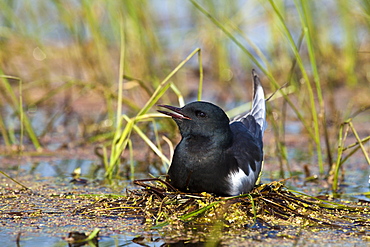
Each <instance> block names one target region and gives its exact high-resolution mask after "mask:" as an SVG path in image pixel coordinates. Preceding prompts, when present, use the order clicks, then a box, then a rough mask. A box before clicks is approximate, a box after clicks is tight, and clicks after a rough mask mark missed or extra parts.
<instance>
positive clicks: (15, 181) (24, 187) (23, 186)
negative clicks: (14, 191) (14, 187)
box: [0, 171, 29, 190]
mask: <svg viewBox="0 0 370 247" xmlns="http://www.w3.org/2000/svg"><path fill="white" fill-rule="evenodd" d="M0 173H1V174H3V175H4V176H5V177H7V178H9V179H10V180H12V181H13V182H14V183H16V184H18V185H20V186H22V188H23V189H26V190H28V189H29V188H28V187H27V186H25V185H23V184H22V183H20V182H18V181H17V180H15V179H14V178H12V177H10V176H9V175H8V174H6V173H5V172H3V171H0Z"/></svg>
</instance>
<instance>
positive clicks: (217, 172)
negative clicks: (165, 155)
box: [168, 137, 237, 195]
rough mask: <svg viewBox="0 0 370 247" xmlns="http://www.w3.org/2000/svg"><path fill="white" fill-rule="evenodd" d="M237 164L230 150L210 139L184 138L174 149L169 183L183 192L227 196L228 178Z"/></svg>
mask: <svg viewBox="0 0 370 247" xmlns="http://www.w3.org/2000/svg"><path fill="white" fill-rule="evenodd" d="M198 138H199V137H198ZM195 142H197V143H195ZM194 144H197V145H194ZM199 144H202V145H199ZM236 164H237V161H236V159H235V158H234V157H232V155H231V153H230V151H229V150H228V149H224V148H221V147H217V146H214V145H212V140H211V139H209V140H208V141H207V140H206V139H203V140H201V139H196V138H191V139H186V140H185V139H183V140H182V141H181V142H180V143H179V144H178V145H177V147H176V149H175V153H174V156H173V160H172V164H171V167H170V169H169V171H168V175H169V179H170V183H171V184H172V185H173V186H174V187H176V188H178V189H179V190H181V191H184V192H204V191H207V192H209V193H215V194H217V195H227V191H228V188H229V183H228V181H227V180H226V177H227V174H228V173H229V171H230V169H229V168H230V167H234V169H236Z"/></svg>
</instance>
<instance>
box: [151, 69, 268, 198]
mask: <svg viewBox="0 0 370 247" xmlns="http://www.w3.org/2000/svg"><path fill="white" fill-rule="evenodd" d="M252 77H253V82H254V87H253V102H252V108H251V110H250V111H249V112H248V113H246V114H242V115H239V116H237V117H235V118H234V119H232V120H231V121H230V119H229V117H228V116H227V115H226V113H225V112H224V111H223V110H222V109H221V108H220V107H218V106H217V105H215V104H213V103H210V102H206V101H195V102H191V103H188V104H186V105H185V106H183V107H181V108H179V107H175V106H171V105H158V106H159V107H162V108H165V109H166V110H170V111H166V110H158V112H160V113H162V114H165V115H168V116H170V117H172V119H173V120H174V121H175V122H176V124H177V126H178V128H179V130H180V134H181V140H180V142H179V143H178V145H177V146H176V148H175V151H174V154H173V157H172V162H171V165H170V168H169V170H168V172H167V175H168V181H169V183H170V184H171V185H173V187H175V188H177V189H178V190H180V191H182V192H186V193H201V192H207V193H212V194H215V195H218V196H237V195H240V194H246V193H249V192H250V191H251V190H252V189H253V188H254V186H255V183H256V181H257V179H258V178H259V175H260V173H261V169H262V165H263V156H264V153H263V140H262V139H263V134H264V131H265V129H266V127H267V123H266V105H265V96H264V90H263V87H262V85H261V82H260V79H259V77H258V75H257V74H256V72H255V70H254V69H253V70H252Z"/></svg>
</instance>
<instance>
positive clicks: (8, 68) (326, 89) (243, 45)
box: [0, 0, 370, 176]
mask: <svg viewBox="0 0 370 247" xmlns="http://www.w3.org/2000/svg"><path fill="white" fill-rule="evenodd" d="M0 6H1V13H0V74H1V77H0V95H1V98H0V131H1V137H2V138H1V140H0V141H1V153H2V154H3V155H4V154H9V153H13V152H20V151H21V152H23V153H26V152H31V151H33V150H37V151H41V150H58V149H65V148H66V149H76V148H79V147H84V146H89V145H90V144H93V145H98V144H100V145H101V146H100V148H101V149H100V150H97V153H98V154H99V156H100V157H103V159H104V160H105V161H104V162H105V165H106V168H107V167H108V166H109V165H108V163H109V162H110V161H109V155H108V154H107V153H109V152H110V151H111V150H112V149H114V146H115V145H116V143H117V140H118V139H117V138H119V136H120V135H121V134H122V131H124V129H125V128H126V127H127V125H126V124H127V121H126V120H127V118H126V120H125V119H121V116H120V112H122V113H123V114H125V116H128V117H129V118H131V117H134V116H136V114H137V113H138V112H140V111H141V110H142V109H143V107H144V106H145V105H146V104H147V103H148V102H149V101H150V100H152V99H151V96H152V95H153V94H154V92H155V90H156V89H160V84H161V82H162V83H163V80H164V79H165V78H166V77H167V76H168V75H169V74H170V73H171V72H173V70H174V69H175V68H176V66H178V65H179V64H180V63H181V62H182V61H184V59H185V58H186V57H187V56H188V55H189V54H190V53H191V52H193V51H194V50H195V49H196V48H198V47H199V48H200V49H201V58H202V66H201V67H200V65H199V60H198V59H197V56H194V57H192V58H191V59H190V60H189V61H188V62H187V63H186V64H184V65H183V66H181V68H180V69H179V70H178V71H176V73H175V74H174V76H172V77H171V78H170V82H169V83H170V84H171V89H172V90H168V91H167V92H164V91H163V92H162V93H163V95H162V96H161V97H160V99H159V102H160V103H166V104H174V105H178V104H181V98H182V97H183V98H184V99H185V102H190V101H193V100H196V99H197V93H198V88H199V76H200V71H201V70H203V72H204V82H203V90H202V92H203V95H202V99H203V100H207V101H212V102H214V103H216V104H218V105H220V106H221V107H222V108H224V109H226V110H232V109H234V108H235V107H237V106H240V105H242V104H243V103H245V102H247V101H250V100H251V84H252V83H251V73H250V72H251V70H252V68H255V69H257V71H258V73H259V74H260V77H261V80H262V83H263V85H264V87H265V91H266V93H267V94H268V95H269V94H271V93H273V92H275V91H276V90H278V88H279V87H281V86H283V85H285V84H286V83H287V84H286V86H285V88H283V89H282V90H281V91H278V93H277V94H276V95H275V96H276V97H275V98H273V99H271V100H270V101H268V109H269V113H268V122H269V128H268V130H267V136H266V138H265V153H266V159H267V160H270V163H272V164H279V167H280V170H281V171H282V176H284V175H283V173H284V171H291V167H290V165H289V161H290V159H291V158H292V155H291V154H290V153H289V147H294V148H297V147H300V148H301V150H303V151H302V152H301V156H307V157H309V158H307V157H306V161H305V162H309V163H312V164H314V167H317V169H318V171H319V172H320V173H321V174H326V175H328V174H329V172H330V170H333V167H334V164H336V169H339V167H340V166H341V158H339V160H338V159H337V158H338V152H339V151H338V145H339V146H341V145H342V147H343V148H344V143H341V142H339V141H340V140H339V139H340V138H339V132H340V126H341V123H343V122H344V121H345V120H348V119H349V118H351V117H353V116H354V115H356V118H354V120H353V122H354V123H355V124H354V126H355V127H356V128H358V136H359V138H360V139H364V140H363V141H364V143H365V142H366V141H367V140H368V136H369V135H370V133H369V129H370V128H369V121H370V118H369V112H368V111H366V110H367V109H368V108H369V106H370V96H369V95H370V89H369V88H370V86H369V85H370V83H369V82H370V45H369V44H370V32H369V30H370V2H369V1H368V0H356V1H346V0H328V1H304V0H301V1H299V0H295V1H293V0H291V1H283V0H276V1H273V0H270V1H262V0H249V1H221V0H214V1H205V0H204V1H202V0H196V1H195V0H191V1H183V0H147V1H146V0H140V1H130V0H121V1H99V0H95V1H94V0H93V1H88V0H84V1H75V0H63V1H58V0H53V1H42V0H37V1H17V0H0ZM120 71H121V72H120ZM120 87H121V88H120ZM166 90H167V88H166ZM121 92H122V94H121ZM156 103H157V101H151V104H150V105H154V104H156ZM120 107H122V109H120ZM237 109H239V108H237ZM247 109H248V108H245V109H244V108H243V110H247ZM155 110H156V107H155V106H154V107H151V108H150V109H149V110H148V113H150V112H151V113H154V112H155ZM237 111H239V110H237ZM145 113H146V112H145ZM233 113H235V111H234V112H233ZM117 116H118V118H117ZM153 116H155V115H153ZM153 119H155V120H153ZM121 120H122V121H121ZM148 120H149V121H148ZM21 123H22V124H21ZM158 123H160V124H158ZM133 126H138V127H139V128H140V129H141V131H142V132H143V133H144V134H145V136H146V137H147V141H145V138H139V136H140V135H137V133H136V134H135V133H134V134H132V135H131V129H126V130H127V136H126V137H125V139H124V140H123V143H124V145H122V146H121V149H120V150H118V151H119V152H120V151H122V150H124V149H126V148H127V145H128V146H129V148H130V150H135V148H136V149H139V151H140V152H137V153H135V152H130V153H131V165H132V166H133V163H135V164H136V162H137V161H138V160H144V161H145V162H146V163H147V164H155V163H156V162H157V163H158V169H160V170H161V169H162V168H161V167H162V165H163V163H162V162H165V163H166V161H165V160H163V158H162V160H160V159H158V158H157V156H156V155H153V152H152V151H151V150H153V147H150V146H148V145H147V144H148V140H151V141H152V142H153V143H155V145H156V146H157V147H158V148H159V152H162V150H164V151H163V152H165V154H166V156H167V157H170V151H168V150H169V148H168V145H167V144H168V143H169V142H168V140H167V139H162V138H161V137H158V136H162V135H166V136H168V137H169V138H170V139H171V140H173V141H174V143H176V140H177V139H178V138H179V136H178V134H177V129H176V127H175V125H174V124H173V123H172V122H170V121H168V120H161V119H158V118H151V117H150V115H148V117H147V118H145V122H142V123H139V122H136V121H134V122H133ZM158 133H159V134H158ZM351 133H352V132H351ZM349 136H354V137H353V139H352V141H351V142H349V143H348V144H350V143H353V142H356V139H355V135H354V134H352V135H349ZM141 139H143V140H144V142H142V141H141V142H140V141H139V140H141ZM357 141H358V138H357ZM140 143H141V144H140ZM163 145H165V146H166V147H165V148H162V146H163ZM170 147H171V144H170ZM358 148H361V149H362V151H363V152H364V154H366V148H367V150H368V149H369V146H368V145H367V146H362V147H361V146H358ZM364 149H365V150H364ZM157 154H158V152H157ZM295 155H296V154H295ZM124 156H126V157H127V156H128V155H124ZM295 158H296V159H297V157H295ZM127 159H129V158H127ZM307 160H308V161H307ZM121 162H122V161H121ZM296 162H297V161H296ZM116 163H117V162H116ZM119 163H120V162H118V164H119ZM167 163H168V162H167ZM267 163H268V162H267ZM166 166H168V164H167V165H165V166H164V167H166ZM267 166H268V165H267ZM274 166H275V168H277V167H278V166H277V165H274ZM334 170H335V169H334ZM116 171H117V169H116ZM131 171H133V170H131ZM161 172H165V169H162V170H161Z"/></svg>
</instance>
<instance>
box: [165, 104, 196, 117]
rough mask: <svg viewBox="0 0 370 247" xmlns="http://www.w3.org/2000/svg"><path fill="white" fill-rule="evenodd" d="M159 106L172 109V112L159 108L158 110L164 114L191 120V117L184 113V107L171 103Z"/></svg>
mask: <svg viewBox="0 0 370 247" xmlns="http://www.w3.org/2000/svg"><path fill="white" fill-rule="evenodd" d="M158 106H159V107H163V108H166V109H168V110H171V111H172V112H168V111H161V110H158V112H160V113H163V114H166V115H167V116H170V117H172V118H176V119H187V120H191V118H190V117H188V116H186V115H184V114H183V113H182V109H181V108H178V107H174V106H170V105H158Z"/></svg>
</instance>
